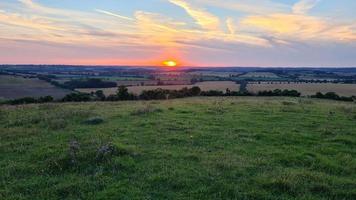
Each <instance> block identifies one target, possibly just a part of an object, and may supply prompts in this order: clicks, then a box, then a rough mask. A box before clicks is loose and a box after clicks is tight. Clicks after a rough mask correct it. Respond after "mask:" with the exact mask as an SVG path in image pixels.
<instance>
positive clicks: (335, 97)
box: [311, 92, 355, 102]
mask: <svg viewBox="0 0 356 200" xmlns="http://www.w3.org/2000/svg"><path fill="white" fill-rule="evenodd" d="M311 98H318V99H331V100H338V101H349V102H352V101H355V98H354V97H353V96H352V97H344V96H339V95H338V94H336V93H335V92H327V93H325V94H323V93H321V92H317V93H316V94H315V95H312V96H311Z"/></svg>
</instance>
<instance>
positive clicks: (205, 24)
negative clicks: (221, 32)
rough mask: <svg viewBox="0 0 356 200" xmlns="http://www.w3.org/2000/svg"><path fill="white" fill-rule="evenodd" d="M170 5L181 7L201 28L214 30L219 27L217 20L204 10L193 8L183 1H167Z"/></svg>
mask: <svg viewBox="0 0 356 200" xmlns="http://www.w3.org/2000/svg"><path fill="white" fill-rule="evenodd" d="M169 1H170V2H171V3H173V4H175V5H177V6H180V7H182V8H183V9H184V10H185V11H186V12H187V13H188V14H189V15H190V16H191V17H192V18H194V19H195V20H196V23H197V24H199V25H200V26H201V27H202V28H205V29H209V30H216V29H218V27H219V21H220V20H219V18H218V17H216V16H214V15H213V14H211V13H209V12H207V11H206V10H204V9H202V8H199V7H196V6H193V5H192V4H190V3H188V2H187V1H184V0H169Z"/></svg>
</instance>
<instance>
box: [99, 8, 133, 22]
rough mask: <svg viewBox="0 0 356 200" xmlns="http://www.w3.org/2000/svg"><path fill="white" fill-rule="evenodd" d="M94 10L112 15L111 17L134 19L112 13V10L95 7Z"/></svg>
mask: <svg viewBox="0 0 356 200" xmlns="http://www.w3.org/2000/svg"><path fill="white" fill-rule="evenodd" d="M95 11H97V12H99V13H103V14H106V15H110V16H113V17H117V18H120V19H124V20H129V21H134V19H132V18H129V17H125V16H122V15H118V14H115V13H112V12H109V11H105V10H100V9H95Z"/></svg>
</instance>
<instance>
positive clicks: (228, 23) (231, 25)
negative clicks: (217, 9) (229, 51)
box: [226, 17, 237, 35]
mask: <svg viewBox="0 0 356 200" xmlns="http://www.w3.org/2000/svg"><path fill="white" fill-rule="evenodd" d="M226 26H227V29H228V31H229V33H230V34H232V35H235V33H236V32H237V31H236V27H235V21H234V19H233V18H231V17H228V18H227V19H226Z"/></svg>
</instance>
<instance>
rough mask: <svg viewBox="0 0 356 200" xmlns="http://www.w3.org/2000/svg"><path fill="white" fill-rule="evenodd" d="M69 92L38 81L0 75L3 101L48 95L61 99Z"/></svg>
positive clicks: (0, 93) (0, 92)
mask: <svg viewBox="0 0 356 200" xmlns="http://www.w3.org/2000/svg"><path fill="white" fill-rule="evenodd" d="M70 92H71V91H69V90H65V89H62V88H58V87H55V86H53V85H51V84H49V83H47V82H45V81H42V80H39V79H34V78H31V79H30V78H23V77H18V76H7V75H0V98H4V99H15V98H22V97H41V96H48V95H50V96H53V97H54V98H62V97H64V96H65V95H66V94H68V93H70Z"/></svg>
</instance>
